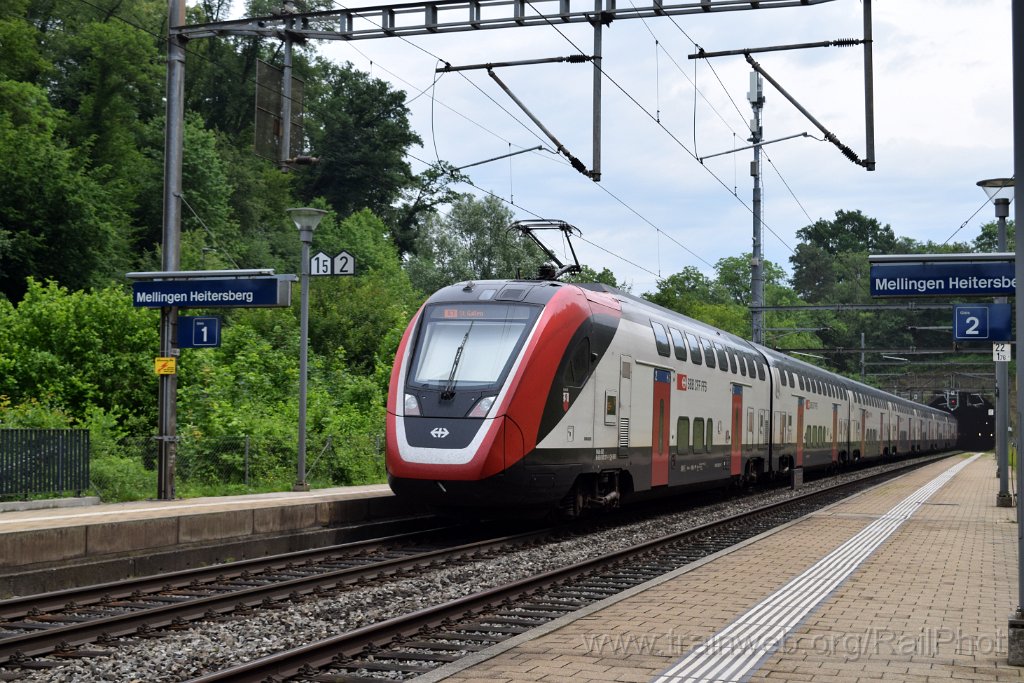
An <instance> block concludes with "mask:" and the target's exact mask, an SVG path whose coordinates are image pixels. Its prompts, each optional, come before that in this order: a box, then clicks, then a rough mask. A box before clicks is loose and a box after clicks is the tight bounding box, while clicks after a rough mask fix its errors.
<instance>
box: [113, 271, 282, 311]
mask: <svg viewBox="0 0 1024 683" xmlns="http://www.w3.org/2000/svg"><path fill="white" fill-rule="evenodd" d="M132 304H133V305H134V306H136V307H144V308H162V307H164V306H178V307H181V308H189V307H191V308H218V307H245V308H249V307H270V306H289V305H291V285H290V283H289V281H288V279H286V278H284V277H260V278H238V279H219V280H165V281H153V282H133V283H132Z"/></svg>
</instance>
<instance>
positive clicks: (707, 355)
mask: <svg viewBox="0 0 1024 683" xmlns="http://www.w3.org/2000/svg"><path fill="white" fill-rule="evenodd" d="M700 343H701V346H703V347H704V365H706V366H708V367H709V368H713V367H715V349H714V348H713V347H712V346H711V342H710V341H708V340H707V339H705V338H704V337H701V338H700Z"/></svg>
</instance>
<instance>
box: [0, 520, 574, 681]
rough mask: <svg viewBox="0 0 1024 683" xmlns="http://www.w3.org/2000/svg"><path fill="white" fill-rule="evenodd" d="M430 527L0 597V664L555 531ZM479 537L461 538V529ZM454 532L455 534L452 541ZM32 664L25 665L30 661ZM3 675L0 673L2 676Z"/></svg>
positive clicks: (71, 652)
mask: <svg viewBox="0 0 1024 683" xmlns="http://www.w3.org/2000/svg"><path fill="white" fill-rule="evenodd" d="M457 528H458V529H459V530H458V531H454V530H453V529H455V528H453V527H436V528H432V529H421V530H417V531H413V532H408V533H403V534H397V535H393V536H389V537H386V538H380V539H372V540H366V541H358V542H353V543H346V544H342V545H338V546H332V547H329V548H320V549H314V550H305V551H300V552H294V553H288V554H285V555H278V556H274V557H268V558H257V559H251V560H245V561H240V562H234V563H230V564H226V565H218V566H215V567H204V568H198V569H190V570H185V571H178V572H173V573H169V574H162V575H159V576H155V577H143V578H137V579H130V580H126V581H119V582H116V583H111V584H104V585H99V586H86V587H82V588H75V589H68V590H63V591H58V592H55V593H50V594H45V595H39V596H25V597H21V598H14V599H10V600H4V601H0V664H3V663H9V664H18V663H28V662H30V661H31V658H33V657H37V656H38V655H45V654H51V653H52V654H54V656H55V657H57V658H58V659H59V658H62V657H64V658H66V657H78V656H92V655H95V654H97V650H89V651H82V650H81V649H80V646H82V645H85V644H92V643H99V644H100V645H102V644H104V643H107V642H109V641H111V640H112V639H114V638H117V637H119V636H126V635H143V636H145V635H149V634H151V633H153V632H154V631H157V630H159V629H163V628H181V627H184V626H185V625H186V624H188V623H189V622H192V621H196V620H199V619H210V618H217V617H220V616H223V615H225V614H230V613H239V612H241V613H244V612H245V611H247V610H251V609H254V608H258V607H261V606H262V607H268V606H272V605H273V604H274V603H275V602H277V601H282V600H297V599H301V598H303V597H305V596H310V595H320V594H323V593H325V592H327V591H331V590H340V589H344V588H345V587H347V586H350V585H352V584H357V583H359V582H365V581H368V580H370V579H372V578H377V577H382V576H391V577H393V576H396V575H399V574H401V573H402V572H408V571H411V570H414V569H420V568H424V567H429V566H430V565H432V564H434V565H437V564H438V563H440V562H445V561H446V562H457V561H459V560H460V559H461V558H466V557H474V558H480V557H486V556H487V554H488V553H491V552H500V551H501V550H504V549H506V548H509V547H512V546H516V545H522V544H528V543H532V542H537V541H538V539H543V538H545V537H550V535H551V534H552V533H555V530H553V529H545V530H532V531H526V532H521V533H516V534H513V535H500V536H494V534H493V530H492V531H491V533H488V531H487V529H488V528H489V527H486V526H480V527H474V528H472V529H470V528H468V527H457ZM481 535H482V536H484V538H483V539H479V540H473V541H469V542H467V540H466V538H467V536H481ZM453 539H454V540H453ZM30 666H31V665H30ZM0 680H2V678H0Z"/></svg>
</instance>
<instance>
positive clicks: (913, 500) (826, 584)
mask: <svg viewBox="0 0 1024 683" xmlns="http://www.w3.org/2000/svg"><path fill="white" fill-rule="evenodd" d="M979 457H980V455H975V456H973V457H971V458H969V459H967V460H963V461H961V462H960V463H958V464H956V465H954V466H953V467H951V468H949V469H948V470H946V471H945V472H943V473H942V474H940V475H939V476H938V477H936V478H935V479H933V480H931V481H930V482H928V483H927V484H925V485H924V486H922V487H921V488H919V489H918V490H917V491H915V492H914V493H912V494H911V495H909V496H907V497H906V498H905V499H903V500H902V501H901V502H900V503H899V504H897V505H896V506H895V507H893V508H892V509H891V510H889V511H888V512H886V513H885V514H884V515H882V516H881V517H880V518H878V519H877V520H875V521H874V522H872V523H871V524H869V525H868V526H867V527H865V528H864V529H863V530H862V531H861V532H860V533H858V534H857V535H856V536H854V537H853V538H851V539H850V540H848V541H846V542H845V543H843V544H842V545H841V546H839V547H838V548H836V549H835V550H833V551H832V552H831V553H829V554H828V555H826V556H825V557H823V558H822V559H820V560H818V561H817V562H816V563H815V564H814V565H813V566H812V567H811V568H810V569H808V570H807V571H805V572H804V573H802V574H800V575H799V576H797V577H796V578H795V579H793V580H792V581H790V582H789V583H787V584H786V585H785V586H783V587H782V588H780V589H779V590H777V591H776V592H775V593H773V594H772V595H770V596H768V597H767V598H766V599H765V600H763V601H762V602H760V603H759V604H757V605H755V606H754V607H752V608H751V609H750V610H749V611H747V612H746V613H745V614H743V615H742V616H741V617H739V618H738V619H737V620H736V621H734V622H733V623H731V624H729V625H728V626H726V627H725V628H724V629H722V630H721V631H719V632H718V633H716V634H715V635H713V636H711V637H710V638H709V639H707V640H706V641H704V642H703V643H701V644H700V645H698V646H697V647H695V648H694V649H693V650H691V651H690V652H689V653H688V654H687V655H686V656H685V657H683V658H682V659H681V660H680V661H679V662H677V663H675V664H673V665H672V666H671V667H669V668H668V669H667V670H666V671H665V672H663V673H662V674H661V675H659V676H658V677H657V678H656V679H655V683H700V682H706V683H710V682H714V683H723V682H737V681H741V680H743V678H744V677H746V676H748V675H749V674H750V673H751V672H752V671H754V670H755V669H756V668H757V667H758V666H759V665H760V664H761V663H762V662H763V661H764V660H765V659H766V658H767V657H768V655H770V654H771V653H772V652H774V651H775V650H776V649H778V647H779V646H780V645H781V644H782V642H783V641H784V640H785V638H786V636H787V635H789V633H791V632H792V631H793V629H795V628H796V627H797V626H798V625H799V624H800V623H801V622H802V621H803V620H804V619H805V618H806V617H807V615H808V614H810V613H811V611H812V610H814V609H815V608H816V607H818V605H820V604H821V603H822V602H824V600H825V599H826V598H827V597H828V596H829V595H830V594H831V593H832V591H834V590H835V589H836V588H838V587H839V585H840V584H841V583H843V582H844V581H846V579H848V578H849V577H850V575H851V574H853V572H854V571H855V570H856V569H857V568H858V567H859V566H860V565H861V564H862V563H863V562H864V561H865V560H866V559H867V558H868V557H869V556H870V555H871V554H872V553H873V552H875V550H877V549H878V547H879V546H881V545H882V543H884V542H885V540H886V539H887V538H889V536H891V535H892V534H893V532H895V531H896V529H898V528H899V527H900V526H901V525H902V524H903V523H904V522H905V521H907V520H908V519H909V518H910V516H911V515H913V514H914V512H916V511H917V509H918V508H919V507H920V506H921V505H922V504H923V503H924V502H925V501H927V500H928V498H930V497H931V496H932V494H934V493H935V492H936V491H938V490H939V489H940V488H942V486H943V485H945V484H946V482H948V481H949V480H950V479H952V478H953V477H954V476H955V475H956V474H957V473H958V472H959V471H960V470H962V469H963V468H964V467H966V466H967V465H969V464H970V463H972V462H974V461H975V460H976V459H978V458H979Z"/></svg>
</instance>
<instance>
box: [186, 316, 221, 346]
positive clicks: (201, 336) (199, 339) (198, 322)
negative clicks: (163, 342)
mask: <svg viewBox="0 0 1024 683" xmlns="http://www.w3.org/2000/svg"><path fill="white" fill-rule="evenodd" d="M218 346H220V318H213V317H198V316H185V315H181V316H178V348H180V349H201V348H214V347H218Z"/></svg>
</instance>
